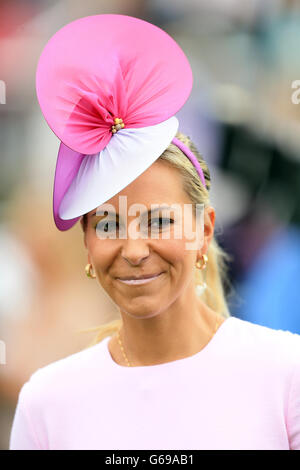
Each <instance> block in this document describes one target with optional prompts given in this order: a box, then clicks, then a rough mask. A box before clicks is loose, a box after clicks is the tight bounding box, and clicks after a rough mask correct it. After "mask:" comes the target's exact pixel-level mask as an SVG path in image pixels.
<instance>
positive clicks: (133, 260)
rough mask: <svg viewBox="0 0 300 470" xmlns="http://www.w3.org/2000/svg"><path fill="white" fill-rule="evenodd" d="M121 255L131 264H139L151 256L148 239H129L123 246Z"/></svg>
mask: <svg viewBox="0 0 300 470" xmlns="http://www.w3.org/2000/svg"><path fill="white" fill-rule="evenodd" d="M121 255H122V256H123V258H124V259H126V261H128V263H130V264H131V265H133V266H134V265H139V264H140V263H141V262H142V261H143V260H144V259H146V258H147V257H148V256H149V247H148V244H147V242H146V240H142V239H137V240H133V239H130V238H129V239H127V240H125V241H124V244H123V246H122V251H121Z"/></svg>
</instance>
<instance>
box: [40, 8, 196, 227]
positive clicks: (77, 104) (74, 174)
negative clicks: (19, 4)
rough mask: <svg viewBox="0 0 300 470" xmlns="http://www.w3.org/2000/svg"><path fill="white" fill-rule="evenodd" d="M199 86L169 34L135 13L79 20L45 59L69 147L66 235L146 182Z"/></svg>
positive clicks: (45, 97)
mask: <svg viewBox="0 0 300 470" xmlns="http://www.w3.org/2000/svg"><path fill="white" fill-rule="evenodd" d="M192 84H193V76H192V70H191V67H190V64H189V62H188V60H187V58H186V56H185V54H184V53H183V51H182V49H181V48H180V47H179V46H178V44H177V43H176V42H175V41H174V40H173V39H172V38H171V37H170V36H169V35H168V34H167V33H166V32H165V31H163V30H162V29H160V28H158V27H157V26H155V25H153V24H151V23H148V22H147V21H144V20H141V19H138V18H134V17H131V16H125V15H115V14H103V15H94V16H87V17H84V18H80V19H78V20H76V21H73V22H71V23H69V24H67V25H66V26H64V27H63V28H61V29H60V30H59V31H58V32H57V33H55V34H54V36H52V38H51V39H50V40H49V41H48V43H47V44H46V46H45V48H44V49H43V51H42V54H41V56H40V58H39V62H38V66H37V72H36V91H37V98H38V101H39V104H40V107H41V110H42V113H43V115H44V117H45V119H46V121H47V123H48V125H49V126H50V128H51V129H52V131H53V132H54V133H55V134H56V136H57V137H58V138H59V139H60V141H61V143H60V147H59V152H58V158H57V163H56V171H55V177H54V190H53V216H54V221H55V224H56V227H57V228H58V229H59V230H61V231H64V230H68V229H70V228H71V227H72V226H73V225H74V224H75V223H76V222H77V221H78V219H79V218H80V217H81V216H82V215H83V214H85V213H86V212H89V211H91V210H92V209H94V208H96V207H98V206H99V205H101V204H104V203H105V202H107V201H108V200H109V199H110V198H112V197H113V196H114V195H115V194H117V193H119V192H120V191H122V189H124V188H125V187H126V186H128V185H129V184H130V183H131V182H132V181H134V180H135V179H136V178H137V177H138V176H139V175H141V174H142V173H143V172H144V171H145V170H146V169H147V168H148V167H150V166H151V165H152V163H154V162H155V160H157V159H158V158H159V157H160V155H161V154H162V153H163V151H164V150H165V149H166V148H167V147H168V146H169V144H170V143H171V142H172V143H174V144H175V145H177V146H178V147H179V148H181V150H182V151H183V152H184V153H185V155H186V156H187V157H188V158H189V159H190V160H191V161H192V163H193V164H194V165H195V167H196V169H197V171H198V174H199V177H200V178H201V181H202V183H203V184H204V186H205V180H204V176H203V172H202V169H201V167H200V165H199V162H198V160H197V159H196V157H195V156H194V155H193V153H192V152H191V151H190V150H189V149H188V148H187V147H186V146H185V145H184V144H183V143H182V142H181V141H179V140H178V139H176V137H175V135H176V133H177V131H178V126H179V122H178V119H177V118H176V116H175V114H176V113H177V112H178V111H179V110H180V108H182V106H183V105H184V103H185V102H186V100H187V99H188V97H189V95H190V92H191V89H192Z"/></svg>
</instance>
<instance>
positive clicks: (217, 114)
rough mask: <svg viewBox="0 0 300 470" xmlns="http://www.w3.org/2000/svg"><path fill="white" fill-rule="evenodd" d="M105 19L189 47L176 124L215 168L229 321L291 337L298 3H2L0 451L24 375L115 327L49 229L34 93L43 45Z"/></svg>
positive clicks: (299, 130)
mask: <svg viewBox="0 0 300 470" xmlns="http://www.w3.org/2000/svg"><path fill="white" fill-rule="evenodd" d="M101 13H119V14H125V15H130V16H135V17H138V18H141V19H143V20H146V21H149V22H151V23H153V24H156V25H157V26H159V27H161V28H163V29H164V30H165V31H167V32H168V33H169V34H170V35H171V36H172V37H173V38H174V39H175V40H176V41H177V42H178V44H179V45H180V46H181V47H182V49H183V50H184V52H185V54H186V55H187V57H188V59H189V61H190V63H191V66H192V69H193V74H194V86H193V90H192V93H191V96H190V98H189V99H188V101H187V102H186V104H185V106H184V108H183V109H182V110H181V111H180V112H179V113H178V114H177V117H178V119H179V122H180V130H181V131H183V132H185V133H186V134H187V135H189V136H190V137H191V138H192V140H193V141H194V142H195V144H196V145H197V146H198V148H199V150H200V152H201V153H202V154H203V156H204V158H205V160H206V161H207V162H208V166H209V168H210V171H211V179H212V189H211V202H212V205H213V206H214V207H215V209H216V219H217V220H216V228H215V234H216V237H217V239H218V241H219V243H220V244H221V245H222V246H223V248H225V249H226V251H227V252H229V253H230V254H231V255H232V256H233V261H232V263H231V265H230V281H231V283H232V285H233V288H234V289H233V291H230V292H228V303H229V309H230V312H231V314H232V315H234V316H237V317H239V318H242V319H245V320H248V321H251V322H254V323H258V324H261V325H265V326H269V327H271V328H275V329H283V330H289V331H292V332H294V333H298V334H300V308H299V305H300V288H299V279H300V124H299V123H300V92H299V93H298V94H297V88H300V82H299V84H298V85H297V83H296V82H295V81H296V80H300V54H299V41H300V2H299V1H291V0H289V1H288V0H243V1H242V2H241V1H240V0H185V1H184V2H182V1H179V0H110V1H109V2H107V1H104V0H85V1H84V2H82V1H81V0H72V1H71V0H51V1H50V0H23V1H21V0H19V1H13V0H7V1H5V0H1V2H0V162H1V166H0V262H1V266H2V274H1V276H0V449H7V448H8V443H9V435H10V429H11V424H12V419H13V416H14V411H15V406H16V403H17V399H18V394H19V391H20V388H21V387H22V385H23V384H24V382H26V381H27V380H28V379H29V377H30V375H31V374H32V373H33V372H34V371H35V370H36V369H38V368H39V367H42V366H44V365H47V364H49V363H50V362H53V361H55V360H57V359H60V358H63V357H65V356H67V355H70V354H72V353H74V352H77V351H79V350H81V349H83V348H84V347H86V346H87V344H88V343H89V342H90V341H91V340H92V339H93V338H94V336H95V334H94V333H92V332H88V333H80V330H81V329H85V328H89V327H93V326H97V325H100V324H101V323H105V322H107V321H110V320H113V319H114V318H117V313H118V312H117V309H116V307H115V306H114V304H113V303H112V302H111V301H110V299H109V298H108V297H107V296H106V294H105V293H104V292H102V290H101V289H100V287H99V285H98V284H96V283H93V282H91V280H90V279H88V278H87V277H86V275H85V272H84V267H85V265H86V263H87V253H86V250H85V247H84V244H83V234H82V231H81V227H80V224H79V223H78V224H76V225H75V226H74V227H73V228H72V229H71V230H69V231H66V232H60V231H59V230H57V229H56V227H55V225H54V221H53V217H52V189H53V180H54V171H55V164H56V157H57V152H58V147H59V141H58V139H57V138H56V136H55V135H54V134H53V132H52V131H51V130H50V128H49V127H48V126H47V124H46V122H45V120H44V118H43V116H42V114H41V111H40V108H39V105H38V102H37V98H36V94H35V71H36V65H37V61H38V58H39V55H40V53H41V51H42V49H43V47H44V46H45V44H46V42H47V41H48V39H49V38H50V37H51V36H52V35H53V34H54V33H55V32H56V31H57V30H58V29H59V28H61V27H62V26H64V25H65V24H67V23H69V22H71V21H73V20H75V19H78V18H80V17H84V16H89V15H94V14H101ZM294 82H295V83H294ZM296 85H297V86H296ZM293 86H294V88H293ZM298 101H299V104H298Z"/></svg>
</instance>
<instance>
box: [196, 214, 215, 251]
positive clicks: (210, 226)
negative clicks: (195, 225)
mask: <svg viewBox="0 0 300 470" xmlns="http://www.w3.org/2000/svg"><path fill="white" fill-rule="evenodd" d="M215 218H216V212H215V209H214V208H213V207H212V206H208V207H205V211H204V234H203V245H202V247H201V251H200V253H199V254H204V253H206V252H207V250H208V246H209V244H210V241H211V239H212V238H213V236H214V228H215Z"/></svg>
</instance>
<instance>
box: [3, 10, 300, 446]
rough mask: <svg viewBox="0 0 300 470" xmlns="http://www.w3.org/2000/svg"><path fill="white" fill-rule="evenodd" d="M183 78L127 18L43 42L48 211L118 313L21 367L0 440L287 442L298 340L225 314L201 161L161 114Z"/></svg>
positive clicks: (176, 54) (293, 414)
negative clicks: (80, 248) (71, 236)
mask: <svg viewBox="0 0 300 470" xmlns="http://www.w3.org/2000/svg"><path fill="white" fill-rule="evenodd" d="M112 31H114V32H115V33H114V34H112ZM99 34H100V36H101V35H103V37H102V40H103V41H104V42H103V48H104V49H105V47H106V45H107V48H108V51H109V54H107V55H106V53H105V50H101V54H102V56H103V57H104V58H105V61H104V60H102V61H100V60H95V55H94V53H95V54H96V52H95V50H94V49H96V50H99V48H98V45H99V41H100V39H99V37H98V35H99ZM131 35H132V36H131ZM108 37H109V38H111V37H113V40H112V41H113V42H112V43H111V42H110V40H108V39H107V38H108ZM137 37H138V38H139V41H136V38H137ZM97 38H98V40H97ZM133 39H134V40H133ZM76 41H77V43H78V44H77V43H76ZM114 41H115V43H114ZM127 41H129V43H130V44H129V43H127ZM74 42H75V44H74ZM108 43H109V44H108ZM146 44H151V45H152V46H153V50H154V54H153V55H151V54H152V52H151V50H150V49H147V48H145V45H146ZM62 45H63V47H62ZM69 46H70V47H69ZM129 46H130V47H129ZM122 48H123V49H122ZM139 48H140V49H139ZM72 50H74V51H76V53H75V54H74V53H73V55H72ZM122 50H123V51H125V53H124V55H122ZM115 51H118V54H119V55H118V54H117V56H116V55H115V54H114V52H115ZM158 51H159V52H158ZM88 52H89V53H88ZM131 54H132V55H131ZM147 54H149V56H147ZM75 56H76V57H75ZM145 56H146V57H145ZM103 57H102V58H103ZM116 57H117V58H118V60H116ZM144 60H145V63H144V62H143V61H144ZM109 61H111V63H110V62H109ZM79 63H80V66H81V67H82V69H80V70H78V68H76V67H77V66H78V64H79ZM82 64H83V65H82ZM95 64H96V65H95ZM99 64H105V67H104V66H103V65H99ZM107 64H108V65H109V67H108V65H107ZM147 64H148V65H149V64H151V67H152V66H153V67H152V69H151V74H149V73H148V72H149V68H147V67H146V66H147ZM99 67H100V69H101V67H102V69H101V73H99ZM103 67H104V68H103ZM95 68H96V69H97V70H96V72H97V73H95ZM107 69H109V74H107V75H106V71H107ZM133 70H134V74H133V73H132V71H133ZM170 70H171V71H172V72H175V71H176V70H177V75H176V80H173V78H172V77H173V75H174V74H173V73H166V71H170ZM74 71H75V73H74ZM83 71H85V72H86V71H87V72H88V74H86V75H85V74H84V73H82V72H83ZM112 76H113V82H110V83H109V86H107V83H108V82H109V80H110V79H111V78H110V77H112ZM57 77H60V80H61V82H60V86H59V90H57V87H56V88H55V86H54V81H55V78H56V79H57ZM170 77H171V78H170ZM100 79H101V80H100ZM177 79H178V80H177ZM98 80H100V81H101V87H99V86H98V85H99V83H100V81H99V82H98ZM122 80H123V81H124V82H123V81H122ZM115 83H117V84H118V86H117V87H116V88H114V84H115ZM142 85H143V86H142ZM88 87H90V90H88ZM190 89H191V75H190V70H189V66H188V63H187V62H186V59H185V57H184V55H183V53H182V51H181V50H180V48H179V47H178V45H176V43H175V44H174V42H173V40H170V38H169V36H167V35H165V33H164V32H162V31H161V30H159V29H158V28H156V27H154V26H153V25H150V24H149V23H146V22H144V21H142V20H138V19H136V18H131V17H123V16H122V15H96V16H94V17H87V18H83V19H80V20H77V21H75V22H73V23H71V24H70V25H67V26H66V27H64V28H62V30H60V31H59V32H58V33H57V34H56V35H55V36H54V37H53V38H52V40H51V41H50V42H49V43H48V45H47V46H46V48H45V51H44V53H43V55H42V56H41V59H40V62H39V68H38V73H37V93H38V98H39V103H40V105H41V108H42V111H43V113H44V115H45V118H46V120H47V122H48V123H49V125H50V127H51V128H52V129H53V130H54V132H55V133H56V134H57V135H58V137H59V138H60V139H61V145H60V151H59V156H58V161H57V167H56V174H55V184H54V195H53V196H54V197H53V213H54V221H55V224H56V226H57V228H58V229H59V230H62V231H63V230H68V229H69V228H71V227H72V226H73V225H74V224H75V223H76V222H77V221H78V220H79V219H80V222H81V225H82V229H83V232H84V244H85V247H86V249H87V255H88V264H87V266H86V273H87V275H88V276H89V277H90V278H94V279H97V282H98V283H99V285H100V286H101V287H102V288H103V289H104V290H105V292H106V293H107V294H108V295H109V297H110V298H111V299H112V300H113V302H114V303H115V304H116V305H117V306H118V308H119V310H120V315H121V319H120V320H116V321H115V322H112V323H111V324H109V325H105V326H104V327H102V328H100V332H99V334H98V336H97V338H96V341H95V344H93V345H92V346H90V347H88V348H86V349H84V350H83V351H80V352H78V353H76V354H73V355H71V356H68V357H66V358H64V359H61V360H59V361H56V362H53V363H51V364H49V365H47V366H45V367H42V368H40V369H38V370H37V371H36V372H35V373H34V374H32V376H31V377H30V379H29V381H28V382H26V383H25V384H24V385H23V387H22V389H21V391H20V395H19V401H18V405H17V409H16V414H15V418H14V422H13V426H12V432H11V440H10V449H160V450H161V449H185V450H187V449H300V420H299V412H300V393H299V392H300V362H299V358H300V354H299V353H300V337H299V335H296V334H292V333H290V332H288V331H280V330H279V331H276V330H272V329H270V328H266V327H262V326H259V325H256V324H251V323H249V322H247V321H243V320H240V319H238V318H235V317H232V316H230V313H229V311H228V308H227V304H226V299H225V295H224V291H223V281H225V280H226V277H225V272H226V263H225V262H226V260H228V258H229V257H228V255H226V254H225V253H224V252H223V250H222V249H221V248H220V247H219V246H218V244H217V241H216V240H215V238H214V224H215V211H214V209H213V207H212V206H211V205H210V201H209V189H210V174H209V170H208V168H207V165H206V163H205V161H204V160H203V158H202V157H201V155H200V153H199V152H198V151H197V149H196V148H195V146H194V144H193V143H192V142H191V140H190V139H189V138H188V137H187V136H185V135H184V134H182V133H181V132H179V131H178V126H177V124H178V122H177V120H176V118H175V116H174V114H175V113H176V112H177V111H178V109H180V107H181V106H182V105H183V104H184V102H185V100H186V99H187V97H188V95H189V92H190ZM78 97H79V98H80V99H78ZM62 102H63V106H62V105H61V104H62ZM116 103H117V104H118V109H117V110H116V109H114V110H112V107H113V106H115V105H116ZM124 103H126V106H125V105H124ZM123 105H124V106H123ZM68 106H69V108H68ZM166 109H167V110H168V112H165V110H166ZM95 110H96V111H97V113H96V112H95ZM120 110H121V111H120ZM99 116H101V119H100V118H99ZM115 116H118V117H115ZM120 116H123V117H120ZM96 121H97V122H98V121H99V122H100V124H101V125H98V126H95V122H96ZM98 124H99V123H98ZM108 130H109V131H110V134H108ZM124 200H125V201H126V210H123V209H124V207H123V206H122V204H123V203H124ZM174 204H175V206H174ZM136 205H138V207H139V208H140V207H142V208H144V210H143V211H140V212H139V211H138V212H139V214H140V215H139V216H138V217H135V216H136V212H135V209H136V207H137V206H136ZM153 205H157V207H156V208H155V207H154V208H153V207H152V206H153ZM163 206H166V207H167V209H164V210H163V209H162V207H163ZM199 206H200V209H201V208H202V209H203V210H202V211H201V210H200V217H199V218H198V212H197V208H198V207H199ZM189 207H192V212H190V213H189V212H188V211H186V212H185V209H186V208H189ZM121 209H122V210H121ZM132 209H134V210H132ZM155 209H156V210H155ZM108 211H110V213H109V212H108ZM164 211H166V212H164ZM166 213H167V216H166ZM190 216H191V217H190ZM201 216H202V217H201ZM133 218H134V220H133ZM199 220H200V223H199V224H198V222H199ZM133 222H134V224H136V225H132V223H133ZM133 226H134V227H135V228H136V227H138V231H137V233H138V236H135V235H136V232H135V231H134V230H131V229H132V227H133ZM178 227H179V228H180V229H182V228H184V231H181V232H180V231H179V232H177V229H178ZM186 228H188V230H187V231H186V230H185V229H186ZM178 233H181V236H179V237H177V236H176V234H178ZM191 234H194V235H195V234H196V235H197V237H196V243H195V244H192V247H191V245H190V244H189V243H190V240H191V237H190V235H191ZM149 276H150V277H149ZM142 278H143V280H142ZM145 278H148V280H146V279H145Z"/></svg>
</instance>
